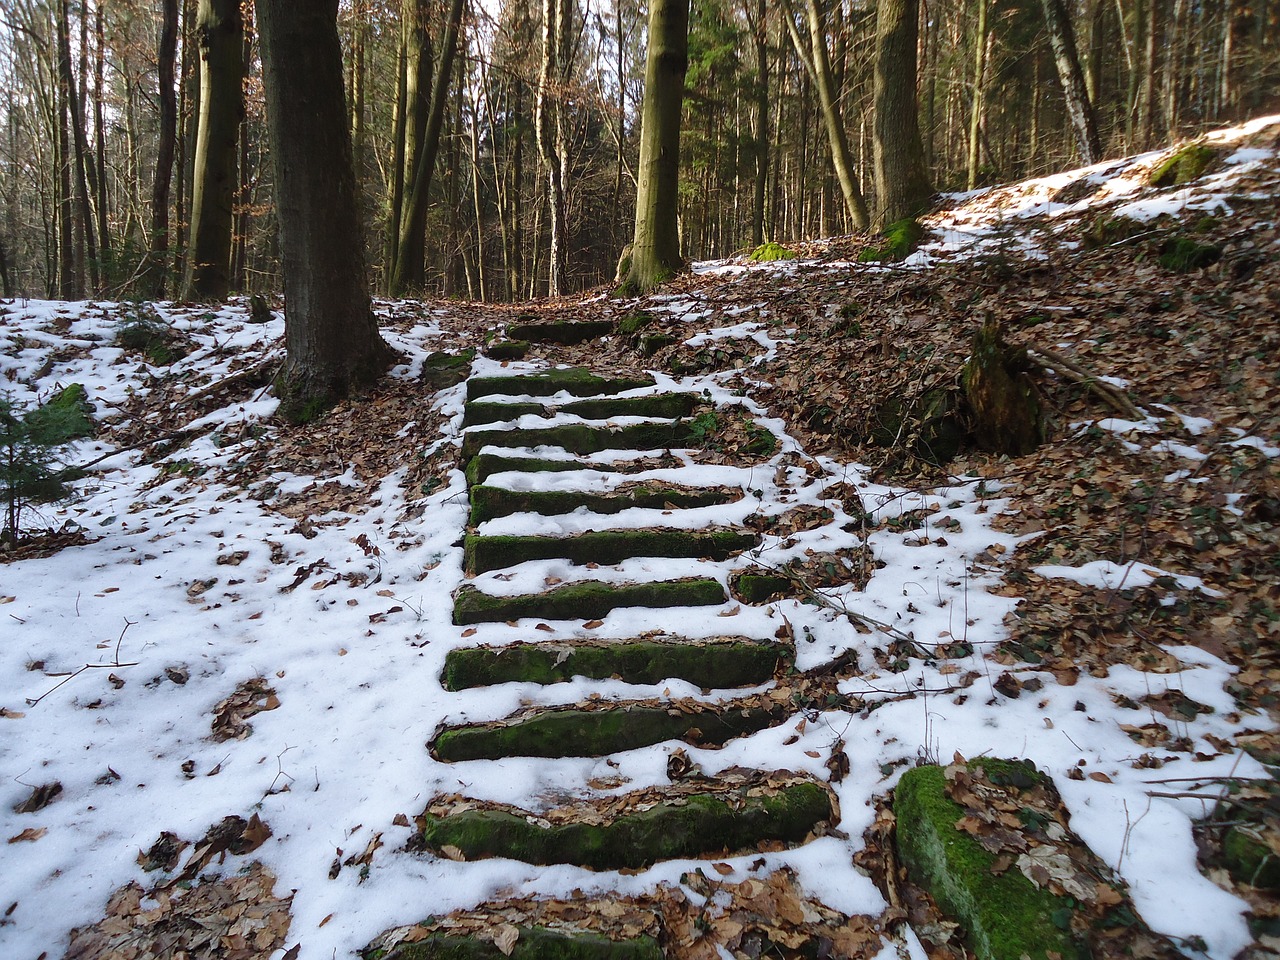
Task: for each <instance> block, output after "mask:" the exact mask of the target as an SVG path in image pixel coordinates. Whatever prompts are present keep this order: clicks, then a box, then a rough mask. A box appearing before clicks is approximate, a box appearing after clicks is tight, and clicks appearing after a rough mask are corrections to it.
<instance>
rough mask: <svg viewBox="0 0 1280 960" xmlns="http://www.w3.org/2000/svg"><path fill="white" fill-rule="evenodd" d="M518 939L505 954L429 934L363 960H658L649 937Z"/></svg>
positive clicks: (529, 930) (541, 934)
mask: <svg viewBox="0 0 1280 960" xmlns="http://www.w3.org/2000/svg"><path fill="white" fill-rule="evenodd" d="M516 929H517V930H518V931H519V937H518V938H517V940H516V942H515V945H514V946H513V947H512V948H511V952H510V953H509V954H504V953H503V952H502V950H500V949H499V948H498V946H497V944H495V943H494V942H493V941H492V940H484V939H481V938H480V937H479V936H463V935H460V934H456V933H433V934H430V935H429V936H426V937H424V938H423V939H421V940H417V941H415V942H413V943H404V942H401V943H398V944H396V945H395V946H394V947H393V948H392V950H390V951H388V950H387V949H385V948H383V947H379V946H376V945H375V946H371V947H369V948H367V949H366V950H363V951H361V956H362V957H363V958H364V960H383V958H384V957H387V956H390V955H391V954H392V953H394V956H395V960H662V957H663V954H662V947H661V946H659V945H658V941H656V940H654V939H653V938H652V937H643V936H642V937H634V938H632V939H629V940H610V939H609V938H608V937H602V936H600V935H599V934H595V933H580V932H573V933H568V932H565V931H563V930H558V929H557V930H549V929H547V928H546V927H517V928H516Z"/></svg>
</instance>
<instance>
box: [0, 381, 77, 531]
mask: <svg viewBox="0 0 1280 960" xmlns="http://www.w3.org/2000/svg"><path fill="white" fill-rule="evenodd" d="M88 409H89V405H88V401H87V399H86V395H85V389H84V387H83V386H81V385H80V384H78V383H75V384H72V385H71V386H69V387H67V388H66V389H64V390H63V391H61V392H60V393H59V394H57V395H56V396H55V397H53V398H52V399H50V400H49V401H48V402H47V403H45V404H43V405H41V406H38V407H35V408H34V409H23V408H22V407H21V406H20V405H19V404H17V403H16V402H15V401H14V400H13V399H12V398H11V397H9V396H0V500H2V501H3V504H4V509H5V516H4V525H3V528H0V542H5V543H10V544H14V543H17V542H18V533H19V531H20V530H21V520H22V512H23V510H24V509H25V508H26V506H27V505H28V504H31V503H52V502H54V501H56V500H62V499H64V498H65V497H66V496H67V487H66V484H67V481H69V480H70V479H72V477H71V476H70V474H69V472H68V471H67V470H66V469H65V468H64V467H63V465H62V464H61V462H60V461H59V459H58V458H59V454H61V452H62V451H63V450H64V449H65V447H66V446H67V444H69V443H71V441H73V440H77V439H80V438H82V437H87V436H90V435H91V434H92V433H93V424H92V423H91V422H90V420H89V417H88Z"/></svg>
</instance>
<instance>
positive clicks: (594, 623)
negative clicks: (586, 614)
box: [582, 620, 604, 630]
mask: <svg viewBox="0 0 1280 960" xmlns="http://www.w3.org/2000/svg"><path fill="white" fill-rule="evenodd" d="M582 626H583V629H585V630H594V629H595V628H596V627H602V626H604V621H603V620H588V621H587V622H586V623H584V624H583V625H582Z"/></svg>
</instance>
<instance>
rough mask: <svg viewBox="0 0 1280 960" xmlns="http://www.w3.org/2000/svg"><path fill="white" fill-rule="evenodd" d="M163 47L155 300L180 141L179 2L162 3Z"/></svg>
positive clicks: (150, 281)
mask: <svg viewBox="0 0 1280 960" xmlns="http://www.w3.org/2000/svg"><path fill="white" fill-rule="evenodd" d="M161 17H162V20H161V27H160V46H159V48H158V50H157V51H156V63H157V66H158V72H159V90H160V140H159V144H158V146H157V151H156V170H155V177H154V178H153V179H152V181H151V244H150V249H149V251H148V253H147V262H146V265H145V267H144V268H143V276H142V289H143V291H144V294H145V295H146V296H148V297H151V298H152V299H153V300H162V299H164V295H165V262H166V261H167V260H168V258H169V184H170V182H171V179H172V176H173V155H174V151H175V148H176V146H177V138H178V94H177V89H176V88H175V86H174V72H175V69H176V64H177V58H178V0H163V4H162V7H161Z"/></svg>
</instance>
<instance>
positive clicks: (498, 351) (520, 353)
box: [484, 340, 529, 360]
mask: <svg viewBox="0 0 1280 960" xmlns="http://www.w3.org/2000/svg"><path fill="white" fill-rule="evenodd" d="M484 352H485V356H487V357H488V358H489V359H490V360H523V359H524V358H525V356H526V355H527V354H528V353H529V341H528V340H495V341H494V342H493V343H491V344H489V345H488V346H487V347H485V348H484Z"/></svg>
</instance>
